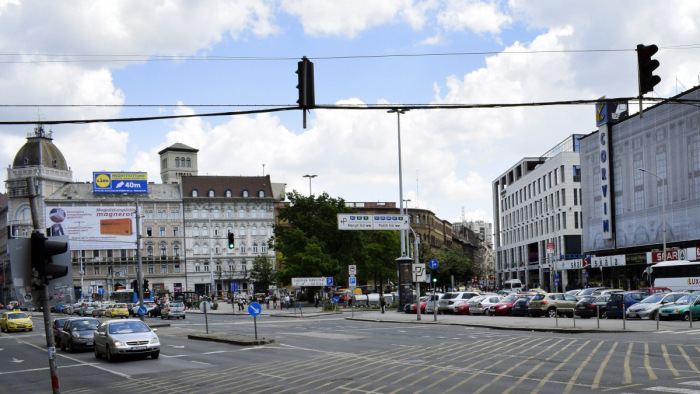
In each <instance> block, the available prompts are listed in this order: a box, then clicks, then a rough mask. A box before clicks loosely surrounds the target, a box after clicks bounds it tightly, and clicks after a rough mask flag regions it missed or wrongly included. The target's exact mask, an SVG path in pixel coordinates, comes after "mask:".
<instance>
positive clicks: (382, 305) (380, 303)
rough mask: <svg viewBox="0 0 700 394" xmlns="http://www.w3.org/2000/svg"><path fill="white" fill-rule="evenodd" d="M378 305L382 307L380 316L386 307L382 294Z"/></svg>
mask: <svg viewBox="0 0 700 394" xmlns="http://www.w3.org/2000/svg"><path fill="white" fill-rule="evenodd" d="M379 305H380V306H381V307H382V314H383V313H384V307H385V306H386V298H384V293H382V295H380V296H379Z"/></svg>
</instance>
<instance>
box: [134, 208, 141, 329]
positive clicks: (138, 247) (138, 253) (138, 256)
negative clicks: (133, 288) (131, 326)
mask: <svg viewBox="0 0 700 394" xmlns="http://www.w3.org/2000/svg"><path fill="white" fill-rule="evenodd" d="M135 197H136V260H137V261H138V265H139V272H138V274H137V275H136V280H137V281H138V288H139V289H138V291H139V308H141V307H142V306H143V259H142V258H141V219H140V216H141V215H139V196H138V194H137V195H136V196H135ZM139 317H140V318H141V321H143V315H141V314H139Z"/></svg>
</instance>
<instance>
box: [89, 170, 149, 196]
mask: <svg viewBox="0 0 700 394" xmlns="http://www.w3.org/2000/svg"><path fill="white" fill-rule="evenodd" d="M92 192H93V193H148V174H147V173H145V172H93V173H92Z"/></svg>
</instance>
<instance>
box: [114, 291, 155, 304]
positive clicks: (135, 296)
mask: <svg viewBox="0 0 700 394" xmlns="http://www.w3.org/2000/svg"><path fill="white" fill-rule="evenodd" d="M143 300H144V301H153V296H152V295H151V291H150V290H144V292H143ZM112 301H115V302H126V303H135V302H139V292H138V291H136V290H133V289H121V290H117V291H115V292H113V293H112Z"/></svg>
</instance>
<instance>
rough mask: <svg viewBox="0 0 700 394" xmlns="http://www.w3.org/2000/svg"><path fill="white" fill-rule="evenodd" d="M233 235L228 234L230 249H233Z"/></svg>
mask: <svg viewBox="0 0 700 394" xmlns="http://www.w3.org/2000/svg"><path fill="white" fill-rule="evenodd" d="M233 245H234V243H233V233H228V248H229V249H233Z"/></svg>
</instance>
